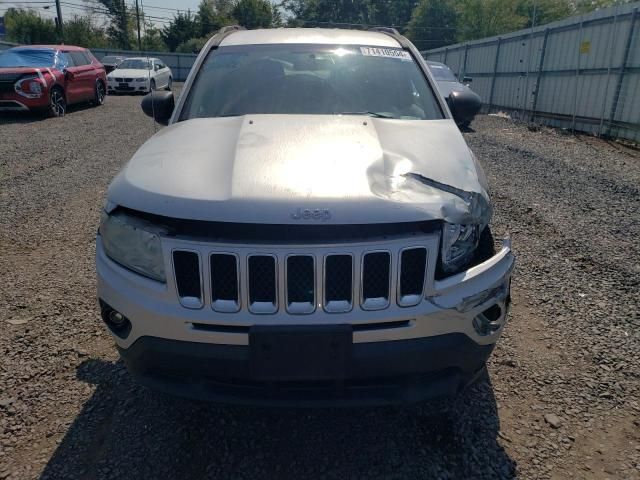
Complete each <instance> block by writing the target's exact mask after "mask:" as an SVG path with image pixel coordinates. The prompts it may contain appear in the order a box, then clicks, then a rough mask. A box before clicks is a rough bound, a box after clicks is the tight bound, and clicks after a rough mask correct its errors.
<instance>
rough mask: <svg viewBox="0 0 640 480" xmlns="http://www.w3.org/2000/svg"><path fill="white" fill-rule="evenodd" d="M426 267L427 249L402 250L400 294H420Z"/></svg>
mask: <svg viewBox="0 0 640 480" xmlns="http://www.w3.org/2000/svg"><path fill="white" fill-rule="evenodd" d="M426 267H427V251H426V250H425V249H424V248H412V249H409V250H405V251H403V252H402V259H401V267H400V268H401V272H400V295H402V296H404V295H420V294H422V291H423V289H424V275H425V270H426Z"/></svg>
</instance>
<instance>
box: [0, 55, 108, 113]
mask: <svg viewBox="0 0 640 480" xmlns="http://www.w3.org/2000/svg"><path fill="white" fill-rule="evenodd" d="M106 84H107V76H106V72H105V70H104V67H103V66H102V64H101V63H100V62H99V61H98V60H97V59H96V58H95V57H94V56H93V55H92V54H91V52H90V51H89V50H87V49H86V48H81V47H74V46H71V45H59V46H55V45H31V46H25V47H14V48H10V49H9V50H5V51H4V52H2V53H0V111H19V110H42V111H46V112H48V113H49V114H50V115H52V116H55V117H60V116H62V115H64V114H65V112H66V111H67V105H70V104H72V103H80V102H92V103H93V104H94V105H102V104H103V103H104V99H105V95H106Z"/></svg>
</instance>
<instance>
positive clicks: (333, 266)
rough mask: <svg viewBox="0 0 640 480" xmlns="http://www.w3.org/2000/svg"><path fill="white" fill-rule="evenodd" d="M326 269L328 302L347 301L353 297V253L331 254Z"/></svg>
mask: <svg viewBox="0 0 640 480" xmlns="http://www.w3.org/2000/svg"><path fill="white" fill-rule="evenodd" d="M325 268H326V271H325V298H326V301H327V302H331V301H347V302H351V301H352V297H353V293H352V292H353V287H352V285H353V258H352V257H351V255H330V256H328V257H327V261H326V266H325Z"/></svg>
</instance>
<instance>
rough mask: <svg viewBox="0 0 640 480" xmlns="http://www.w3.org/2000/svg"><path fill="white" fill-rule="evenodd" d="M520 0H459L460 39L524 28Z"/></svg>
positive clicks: (470, 38)
mask: <svg viewBox="0 0 640 480" xmlns="http://www.w3.org/2000/svg"><path fill="white" fill-rule="evenodd" d="M526 23H527V18H526V17H523V16H522V15H520V14H518V0H458V35H457V37H458V41H461V42H464V41H466V40H475V39H477V38H484V37H491V36H494V35H500V34H501V33H506V32H512V31H514V30H519V29H521V28H523V27H524V26H525V25H526Z"/></svg>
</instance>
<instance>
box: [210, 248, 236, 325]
mask: <svg viewBox="0 0 640 480" xmlns="http://www.w3.org/2000/svg"><path fill="white" fill-rule="evenodd" d="M209 268H210V269H209V272H210V275H211V306H212V307H213V309H214V310H216V311H218V312H228V313H232V312H237V311H238V310H240V283H239V281H240V274H239V268H238V257H237V256H236V255H234V254H231V253H214V254H212V255H211V256H210V257H209Z"/></svg>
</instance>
